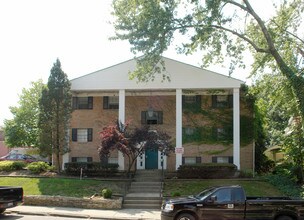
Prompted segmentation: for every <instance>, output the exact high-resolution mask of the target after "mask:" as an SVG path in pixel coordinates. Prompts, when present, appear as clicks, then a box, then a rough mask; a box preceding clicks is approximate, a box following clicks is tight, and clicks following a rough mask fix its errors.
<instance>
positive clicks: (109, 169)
mask: <svg viewBox="0 0 304 220" xmlns="http://www.w3.org/2000/svg"><path fill="white" fill-rule="evenodd" d="M64 168H65V169H64V171H65V173H66V174H68V175H73V176H75V175H76V176H79V175H80V174H81V173H82V175H83V176H88V177H92V176H102V177H110V176H115V175H116V174H117V172H118V164H102V163H100V162H72V163H65V164H64Z"/></svg>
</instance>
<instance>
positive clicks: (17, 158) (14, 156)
mask: <svg viewBox="0 0 304 220" xmlns="http://www.w3.org/2000/svg"><path fill="white" fill-rule="evenodd" d="M1 160H12V161H24V162H26V163H32V162H37V161H38V160H37V158H35V157H33V156H31V155H28V154H15V153H13V154H7V155H5V156H3V157H0V161H1Z"/></svg>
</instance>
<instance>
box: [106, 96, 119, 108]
mask: <svg viewBox="0 0 304 220" xmlns="http://www.w3.org/2000/svg"><path fill="white" fill-rule="evenodd" d="M108 105H109V109H118V106H119V96H109V102H108Z"/></svg>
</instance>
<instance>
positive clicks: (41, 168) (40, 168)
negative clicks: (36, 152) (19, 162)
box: [27, 161, 52, 174]
mask: <svg viewBox="0 0 304 220" xmlns="http://www.w3.org/2000/svg"><path fill="white" fill-rule="evenodd" d="M27 169H28V170H30V171H31V172H32V173H36V174H38V173H42V172H46V171H49V170H52V166H50V165H49V164H48V163H46V162H43V161H39V162H32V163H30V164H29V165H27Z"/></svg>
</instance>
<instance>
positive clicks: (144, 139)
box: [98, 122, 173, 173]
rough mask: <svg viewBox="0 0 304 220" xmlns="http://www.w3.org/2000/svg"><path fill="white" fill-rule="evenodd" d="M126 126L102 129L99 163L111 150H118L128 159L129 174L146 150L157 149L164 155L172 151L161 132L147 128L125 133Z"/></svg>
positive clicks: (119, 124)
mask: <svg viewBox="0 0 304 220" xmlns="http://www.w3.org/2000/svg"><path fill="white" fill-rule="evenodd" d="M127 128H128V124H127V125H123V124H122V123H120V122H117V123H116V125H110V126H107V127H104V128H103V130H102V131H101V132H100V138H101V145H100V147H99V148H98V153H99V156H100V159H101V161H103V159H104V158H105V157H107V156H108V155H109V153H110V151H112V150H118V151H120V152H122V153H123V155H124V156H126V157H128V160H129V167H128V171H127V172H128V173H130V171H131V168H132V167H133V165H134V163H135V161H136V159H137V157H138V156H139V155H141V154H142V153H143V152H144V151H145V150H146V149H157V150H159V151H162V152H164V153H165V154H166V155H167V154H168V152H169V151H172V150H173V147H172V145H171V142H170V136H169V135H167V134H166V133H165V132H162V131H155V130H150V127H149V126H144V127H141V128H135V129H134V130H132V131H131V132H127Z"/></svg>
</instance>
